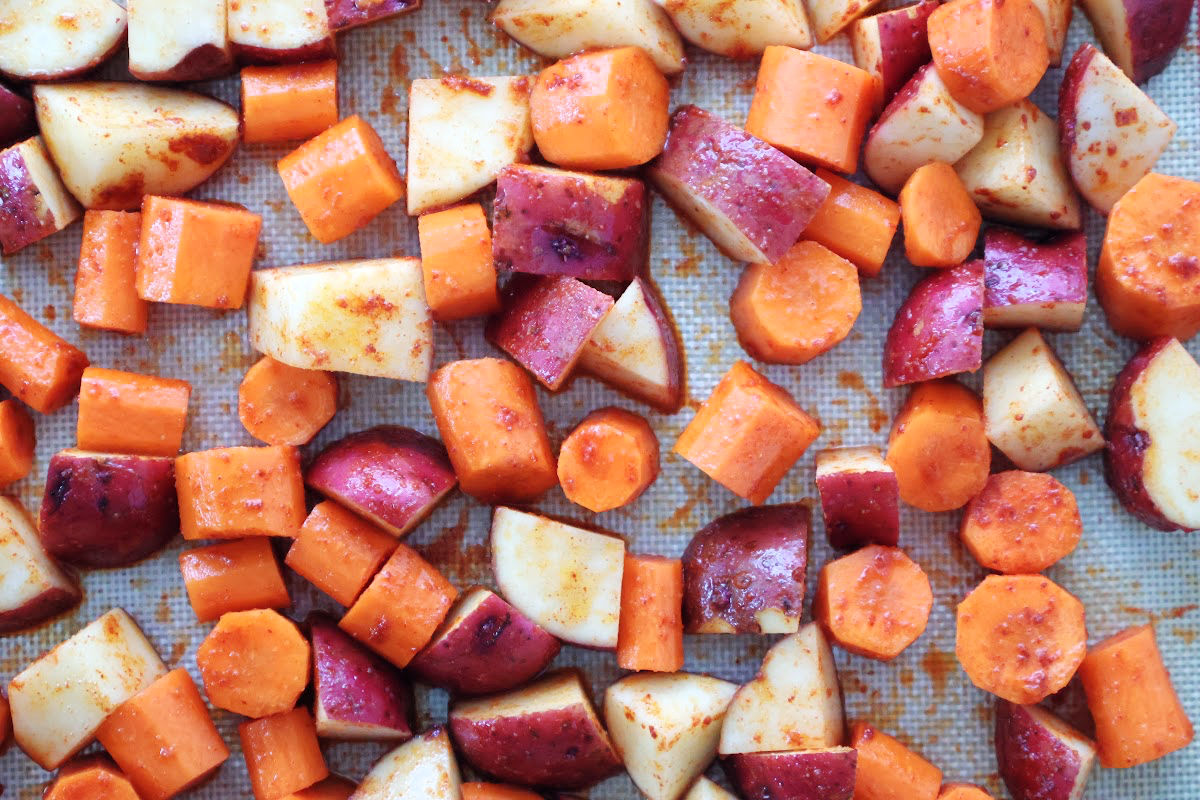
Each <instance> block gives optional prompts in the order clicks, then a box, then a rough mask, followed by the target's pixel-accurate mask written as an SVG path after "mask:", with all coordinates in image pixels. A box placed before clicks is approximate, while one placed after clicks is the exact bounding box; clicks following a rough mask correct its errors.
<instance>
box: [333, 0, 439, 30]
mask: <svg viewBox="0 0 1200 800" xmlns="http://www.w3.org/2000/svg"><path fill="white" fill-rule="evenodd" d="M420 7H421V0H368V2H365V3H364V2H363V0H325V10H326V12H328V14H329V27H330V29H332V30H333V32H334V33H339V32H341V31H344V30H349V29H350V28H357V27H358V26H359V25H370V24H372V23H375V22H382V21H384V20H385V19H391V18H392V17H398V16H400V15H401V14H407V13H408V12H410V11H416V10H417V9H418V8H420Z"/></svg>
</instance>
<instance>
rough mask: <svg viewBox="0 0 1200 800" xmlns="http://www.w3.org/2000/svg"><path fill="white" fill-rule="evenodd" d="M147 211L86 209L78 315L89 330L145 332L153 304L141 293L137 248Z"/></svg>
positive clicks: (75, 312)
mask: <svg viewBox="0 0 1200 800" xmlns="http://www.w3.org/2000/svg"><path fill="white" fill-rule="evenodd" d="M141 235H142V215H141V214H140V213H138V212H136V211H95V210H92V211H86V212H84V215H83V243H82V244H81V245H80V246H79V267H78V269H76V271H75V301H74V303H73V306H72V308H73V311H72V313H73V316H74V317H75V321H76V322H78V323H79V324H80V325H83V326H85V327H88V328H100V329H101V330H109V331H117V332H119V333H145V332H146V321H147V318H148V317H149V315H150V304H149V303H147V302H146V301H145V300H143V299H142V298H140V297H138V293H137V250H138V240H139V239H140V238H141Z"/></svg>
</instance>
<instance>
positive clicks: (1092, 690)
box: [1079, 625, 1195, 767]
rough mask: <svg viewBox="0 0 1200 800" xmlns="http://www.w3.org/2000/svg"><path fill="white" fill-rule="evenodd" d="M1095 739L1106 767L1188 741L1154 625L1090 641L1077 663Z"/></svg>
mask: <svg viewBox="0 0 1200 800" xmlns="http://www.w3.org/2000/svg"><path fill="white" fill-rule="evenodd" d="M1079 677H1080V680H1081V682H1082V683H1083V691H1084V693H1085V694H1086V695H1087V704H1088V708H1089V709H1090V710H1091V712H1092V717H1093V718H1094V719H1095V720H1096V745H1097V755H1098V756H1099V758H1100V763H1101V764H1103V765H1104V766H1106V767H1135V766H1137V765H1138V764H1145V763H1146V762H1147V761H1153V760H1154V759H1156V758H1161V757H1163V756H1165V755H1166V754H1167V753H1173V752H1175V751H1176V750H1179V749H1181V748H1183V747H1186V746H1187V745H1188V744H1190V743H1191V741H1192V738H1193V737H1194V735H1195V733H1194V731H1193V729H1192V723H1191V721H1190V720H1189V719H1188V717H1187V712H1186V711H1185V710H1184V708H1183V705H1182V704H1181V703H1180V702H1179V695H1177V694H1176V693H1175V687H1174V686H1173V685H1172V684H1171V676H1170V674H1169V673H1168V672H1167V667H1166V665H1165V664H1163V660H1162V653H1160V652H1159V650H1158V643H1157V641H1156V640H1155V638H1154V628H1153V626H1150V625H1142V626H1139V627H1135V628H1128V629H1126V630H1123V631H1121V632H1120V633H1118V634H1116V635H1115V636H1110V637H1109V638H1107V639H1105V640H1104V641H1102V642H1100V643H1099V644H1097V645H1096V646H1095V647H1093V648H1092V649H1091V650H1090V651H1089V652H1088V654H1087V657H1086V658H1084V660H1083V664H1081V665H1080V667H1079Z"/></svg>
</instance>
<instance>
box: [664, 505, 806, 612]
mask: <svg viewBox="0 0 1200 800" xmlns="http://www.w3.org/2000/svg"><path fill="white" fill-rule="evenodd" d="M810 518H811V512H810V511H809V509H808V506H805V505H801V504H799V503H787V504H783V505H774V506H755V507H752V508H743V509H741V510H739V511H735V512H733V513H732V514H726V515H725V516H723V517H718V518H717V519H715V520H713V521H712V522H710V523H709V524H708V525H706V526H705V527H704V529H703V530H701V531H700V532H699V533H697V534H696V535H695V536H694V537H693V538H692V541H691V542H690V543H689V544H688V546H687V549H686V550H685V551H684V553H683V624H684V630H686V631H687V632H688V633H793V632H795V631H796V630H797V629H798V628H799V627H800V617H801V616H802V615H803V613H804V582H805V577H806V572H807V569H808V540H809V531H810V524H811V519H810Z"/></svg>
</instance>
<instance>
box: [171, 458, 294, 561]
mask: <svg viewBox="0 0 1200 800" xmlns="http://www.w3.org/2000/svg"><path fill="white" fill-rule="evenodd" d="M175 488H176V490H177V491H178V493H179V520H180V531H181V533H182V534H183V538H184V539H238V538H241V537H243V536H287V537H292V538H295V536H296V535H297V534H298V533H299V532H300V525H301V524H302V523H303V522H304V479H303V477H302V476H301V474H300V454H299V452H298V451H297V450H296V448H294V447H286V446H275V447H225V448H220V449H216V450H203V451H200V452H196V453H188V454H186V455H182V456H180V457H179V458H177V459H175Z"/></svg>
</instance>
